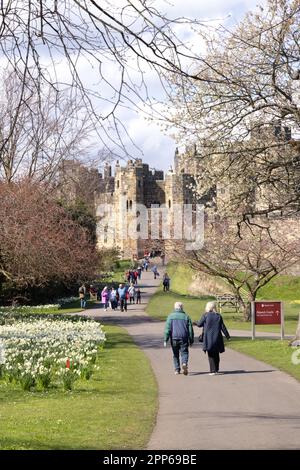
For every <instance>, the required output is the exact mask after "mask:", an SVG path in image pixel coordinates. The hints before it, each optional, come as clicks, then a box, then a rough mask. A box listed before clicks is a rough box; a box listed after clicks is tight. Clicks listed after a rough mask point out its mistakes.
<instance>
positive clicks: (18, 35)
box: [0, 0, 201, 154]
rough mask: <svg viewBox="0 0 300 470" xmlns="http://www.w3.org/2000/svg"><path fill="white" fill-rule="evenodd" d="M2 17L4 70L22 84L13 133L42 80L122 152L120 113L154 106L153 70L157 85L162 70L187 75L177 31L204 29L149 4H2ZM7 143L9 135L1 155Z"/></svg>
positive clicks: (53, 0)
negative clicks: (76, 104) (81, 109)
mask: <svg viewBox="0 0 300 470" xmlns="http://www.w3.org/2000/svg"><path fill="white" fill-rule="evenodd" d="M0 13H1V23H0V39H1V41H0V51H1V56H2V64H4V65H3V66H6V65H7V66H9V67H12V68H13V72H14V74H15V75H16V76H17V77H18V80H19V81H20V82H21V83H22V90H21V93H20V95H19V97H18V101H19V104H20V106H17V107H16V113H15V115H14V119H13V123H12V132H13V130H14V127H15V126H17V123H18V120H19V114H20V112H21V105H22V104H23V103H24V102H25V103H26V102H27V98H26V95H27V93H28V79H29V78H30V82H31V85H30V91H31V92H33V94H34V95H35V96H36V97H39V96H40V93H41V89H40V83H41V82H46V83H49V85H50V86H51V87H52V89H53V90H55V92H56V93H59V92H64V91H66V90H67V91H70V90H71V92H70V93H71V95H72V97H74V96H77V98H78V99H79V100H80V101H81V102H82V104H83V105H84V106H85V108H86V109H87V110H88V111H89V116H90V119H91V120H92V121H93V123H94V125H95V128H96V129H97V130H98V131H101V132H99V139H102V142H103V146H104V147H107V146H109V145H110V146H111V145H113V146H115V147H116V149H118V151H119V152H121V151H123V152H125V154H126V153H127V152H126V149H124V148H123V146H122V141H121V134H122V133H124V132H125V133H126V129H125V126H124V124H123V122H122V119H121V118H120V116H119V115H118V114H117V112H116V110H117V108H123V107H126V106H136V109H139V105H138V104H137V102H141V101H142V102H145V101H147V100H150V94H149V93H148V91H147V82H146V76H145V75H146V73H147V72H149V71H152V72H154V73H157V74H158V76H159V78H160V80H162V78H161V72H162V71H163V70H165V71H168V72H172V73H176V74H180V75H181V74H184V75H188V73H189V72H188V64H187V62H188V59H189V57H191V53H190V51H189V47H188V45H185V44H183V43H182V41H181V40H180V38H178V37H176V29H178V25H181V26H182V25H184V24H185V25H187V27H189V28H190V27H194V28H196V27H197V26H201V23H198V22H197V21H191V20H189V19H187V18H175V19H174V20H172V19H169V18H167V17H166V16H165V15H164V14H163V13H161V12H159V11H158V10H157V9H156V8H155V6H154V5H153V4H152V3H151V2H150V1H149V2H147V1H145V0H134V1H131V0H117V1H115V2H114V1H113V2H111V1H109V0H101V2H100V1H97V0H61V1H57V0H46V1H40V0H31V1H29V2H24V1H22V0H15V1H14V2H12V1H10V0H2V1H1V5H0ZM95 71H96V72H97V75H96V76H95ZM150 75H151V74H150ZM93 77H95V78H93ZM195 78H197V77H195ZM150 79H151V78H150ZM27 106H30V103H27ZM113 130H114V132H113ZM8 145H9V136H6V137H4V138H3V139H2V140H1V142H0V154H1V153H2V152H3V151H4V150H5V149H6V147H7V146H8Z"/></svg>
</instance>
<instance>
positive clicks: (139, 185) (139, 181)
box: [138, 180, 141, 188]
mask: <svg viewBox="0 0 300 470" xmlns="http://www.w3.org/2000/svg"><path fill="white" fill-rule="evenodd" d="M138 187H139V188H140V187H141V180H138Z"/></svg>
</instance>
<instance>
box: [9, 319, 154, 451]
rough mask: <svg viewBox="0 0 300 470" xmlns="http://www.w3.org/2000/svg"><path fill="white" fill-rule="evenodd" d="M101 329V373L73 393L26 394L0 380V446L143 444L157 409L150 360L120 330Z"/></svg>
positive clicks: (135, 446)
mask: <svg viewBox="0 0 300 470" xmlns="http://www.w3.org/2000/svg"><path fill="white" fill-rule="evenodd" d="M105 331H106V334H107V338H108V339H107V342H106V345H105V348H104V350H103V351H101V352H100V353H99V358H98V361H99V365H100V367H101V369H100V371H97V372H96V373H95V375H94V376H92V378H91V379H90V380H89V381H85V382H84V381H81V382H77V383H76V385H75V388H74V390H73V391H72V392H64V391H58V390H56V389H51V390H49V391H48V392H24V391H22V390H21V389H20V388H18V387H17V386H13V385H7V384H5V383H3V382H2V383H1V382H0V422H1V426H0V449H105V450H106V449H143V448H144V447H145V445H146V443H147V442H148V439H149V437H150V434H151V432H152V428H153V425H154V421H155V415H156V410H157V385H156V382H155V378H154V375H153V372H152V369H151V366H150V363H149V361H148V359H147V358H146V356H145V355H144V354H143V353H142V352H141V351H140V350H139V349H138V348H137V347H136V346H135V344H134V343H133V341H132V340H131V338H130V336H129V335H128V334H127V333H126V332H125V331H124V330H123V329H121V328H119V327H116V326H106V327H105ZM133 370H134V373H132V371H133Z"/></svg>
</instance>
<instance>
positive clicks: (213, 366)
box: [207, 351, 220, 372]
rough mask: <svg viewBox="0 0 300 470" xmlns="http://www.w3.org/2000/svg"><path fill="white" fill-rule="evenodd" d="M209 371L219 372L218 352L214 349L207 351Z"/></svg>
mask: <svg viewBox="0 0 300 470" xmlns="http://www.w3.org/2000/svg"><path fill="white" fill-rule="evenodd" d="M207 354H208V362H209V368H210V372H219V365H220V354H219V352H216V351H207Z"/></svg>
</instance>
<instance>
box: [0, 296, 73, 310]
mask: <svg viewBox="0 0 300 470" xmlns="http://www.w3.org/2000/svg"><path fill="white" fill-rule="evenodd" d="M77 300H78V297H74V296H72V297H62V298H61V299H57V301H56V303H55V304H45V305H20V306H9V307H2V306H1V307H0V314H1V313H6V312H16V313H18V312H19V313H31V312H32V313H47V312H49V311H50V310H59V309H60V308H62V307H64V306H65V305H68V304H70V303H73V302H76V301H77Z"/></svg>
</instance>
